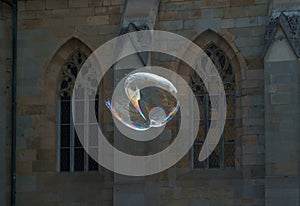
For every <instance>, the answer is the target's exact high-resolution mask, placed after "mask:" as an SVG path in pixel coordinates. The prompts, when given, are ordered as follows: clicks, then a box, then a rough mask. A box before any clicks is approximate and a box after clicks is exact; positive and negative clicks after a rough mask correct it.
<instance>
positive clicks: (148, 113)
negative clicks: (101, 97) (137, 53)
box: [106, 72, 179, 131]
mask: <svg viewBox="0 0 300 206" xmlns="http://www.w3.org/2000/svg"><path fill="white" fill-rule="evenodd" d="M119 84H121V87H119V89H118V88H117V89H116V90H118V91H115V92H117V93H116V94H115V95H114V98H113V99H112V100H107V101H106V106H107V107H108V108H109V109H110V111H111V113H112V115H113V116H114V118H116V119H117V120H118V121H120V122H122V123H123V124H124V125H125V126H127V127H129V128H131V129H134V130H139V131H144V130H148V129H150V128H151V127H162V126H164V125H166V124H167V122H168V121H170V120H171V119H172V117H174V116H175V114H176V112H177V111H178V109H179V102H178V100H177V98H176V96H177V90H176V88H175V87H174V85H173V84H172V83H171V82H170V81H169V80H167V79H166V78H164V77H161V76H158V75H156V74H152V73H147V72H138V73H134V74H130V75H128V76H127V77H126V78H125V81H123V82H122V81H121V82H120V83H119Z"/></svg>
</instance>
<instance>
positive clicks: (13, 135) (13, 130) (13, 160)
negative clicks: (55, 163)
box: [1, 0, 18, 206]
mask: <svg viewBox="0 0 300 206" xmlns="http://www.w3.org/2000/svg"><path fill="white" fill-rule="evenodd" d="M1 1H2V2H3V3H6V4H7V5H9V6H10V7H11V8H12V10H13V17H12V18H13V19H12V21H13V22H12V77H11V93H12V94H11V96H12V99H11V101H12V104H11V112H12V116H11V202H10V204H11V206H15V205H16V131H17V130H16V120H17V100H16V99H17V26H18V25H17V0H12V1H8V0H1Z"/></svg>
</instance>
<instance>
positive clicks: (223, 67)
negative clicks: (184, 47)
mask: <svg viewBox="0 0 300 206" xmlns="http://www.w3.org/2000/svg"><path fill="white" fill-rule="evenodd" d="M204 51H205V52H206V54H207V55H208V56H209V57H210V58H211V60H212V62H213V63H214V65H215V67H216V69H217V70H218V72H219V74H220V76H221V78H222V81H223V85H224V89H225V93H226V102H227V116H226V122H225V128H224V132H223V134H222V137H221V139H220V142H219V144H218V145H217V147H216V148H215V150H214V152H213V153H212V154H211V155H210V156H209V157H208V158H207V159H206V160H205V161H203V162H199V161H198V155H199V152H200V150H201V149H202V145H203V143H204V140H205V137H206V134H207V132H208V129H209V124H210V120H209V118H210V117H209V116H210V105H209V104H210V100H209V95H208V93H207V91H206V88H205V85H204V83H203V82H202V80H201V79H200V78H199V76H198V75H196V74H195V73H193V74H192V75H191V87H192V89H193V91H194V93H195V96H196V98H197V100H198V103H199V107H200V108H199V109H200V116H201V120H200V126H199V132H198V137H197V139H196V141H195V143H194V145H193V147H192V150H191V157H192V158H191V166H192V168H193V169H200V168H203V169H208V168H225V167H235V150H236V82H235V75H234V73H233V68H232V65H231V63H230V61H229V58H228V57H227V56H226V55H225V53H224V52H223V51H222V50H221V49H220V48H218V46H217V45H216V44H215V43H214V42H210V43H208V44H207V45H206V46H205V48H204ZM230 130H231V131H230ZM229 132H230V133H231V134H228V133H229ZM203 149H205V148H203ZM218 154H219V155H218ZM217 158H218V159H217Z"/></svg>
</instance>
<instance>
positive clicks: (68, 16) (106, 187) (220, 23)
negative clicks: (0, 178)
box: [17, 0, 269, 206]
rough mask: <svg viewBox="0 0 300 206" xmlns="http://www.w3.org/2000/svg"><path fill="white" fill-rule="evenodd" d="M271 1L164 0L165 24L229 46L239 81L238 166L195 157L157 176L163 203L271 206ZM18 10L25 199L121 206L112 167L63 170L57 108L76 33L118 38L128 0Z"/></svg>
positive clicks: (92, 43) (97, 40)
mask: <svg viewBox="0 0 300 206" xmlns="http://www.w3.org/2000/svg"><path fill="white" fill-rule="evenodd" d="M268 4H269V3H268V1H267V0H220V1H206V0H205V1H203V0H197V1H183V0H162V1H161V5H160V7H159V13H158V18H157V23H156V29H160V30H166V31H171V32H175V33H178V34H180V35H183V36H185V37H187V38H189V39H192V40H195V42H196V43H197V44H199V45H200V46H204V44H205V43H207V42H209V41H215V43H216V44H217V45H220V46H221V47H223V48H224V49H225V50H226V48H227V50H226V51H225V52H226V53H227V55H228V56H229V57H230V58H231V60H232V62H233V64H235V65H234V67H235V69H236V79H237V81H238V85H239V87H238V94H239V97H238V100H237V116H238V117H239V121H238V128H237V151H236V153H237V158H236V165H237V166H236V168H235V169H219V170H215V169H208V170H191V169H190V166H189V160H188V159H189V157H188V155H187V156H186V157H185V158H184V159H183V160H182V161H180V162H179V163H178V164H177V165H176V166H174V167H172V168H171V169H169V170H167V171H165V172H162V173H161V174H159V175H157V176H156V178H157V181H158V183H159V185H160V190H159V191H160V196H159V199H160V204H161V205H172V206H173V205H175V206H176V205H193V206H194V205H200V204H201V205H229V206H232V205H264V174H265V169H264V160H265V158H264V96H263V95H264V89H263V86H264V85H263V82H264V80H263V61H262V60H261V59H260V55H261V53H262V43H263V34H264V28H265V23H266V16H267V13H268ZM18 7H19V12H18V14H19V22H18V29H19V33H18V35H19V36H18V132H17V136H18V145H17V147H18V152H17V176H18V179H17V205H32V206H34V205H49V206H50V205H101V206H102V205H107V206H108V205H113V196H112V194H113V192H112V191H113V174H112V173H111V172H108V171H106V170H105V169H102V170H101V172H100V173H60V172H57V171H56V167H55V165H56V156H55V154H56V153H55V151H56V149H55V147H56V145H55V142H56V140H55V137H56V114H55V109H56V95H57V93H56V91H57V86H58V84H59V77H58V76H57V75H58V74H59V71H60V68H61V65H62V64H63V63H64V59H65V58H66V56H67V55H68V54H69V53H68V52H69V51H71V50H72V49H74V48H77V47H78V43H74V41H73V40H72V39H74V38H75V39H79V40H80V42H82V43H84V44H85V45H86V46H87V47H89V48H90V49H91V50H94V49H95V48H97V47H98V46H100V45H101V44H102V43H104V42H106V41H107V40H109V39H111V38H114V37H116V36H117V35H118V33H119V31H120V29H121V28H120V23H121V18H122V11H123V9H124V0H77V1H76V0H69V1H67V0H28V1H18ZM201 34H202V35H201ZM70 39H71V40H70ZM69 40H70V41H69ZM75 42H78V41H75ZM63 45H64V48H65V49H63V50H60V48H61V47H62V46H63ZM184 72H185V71H184V70H183V71H181V73H182V75H183V76H184V75H185V74H184ZM154 179H155V178H154Z"/></svg>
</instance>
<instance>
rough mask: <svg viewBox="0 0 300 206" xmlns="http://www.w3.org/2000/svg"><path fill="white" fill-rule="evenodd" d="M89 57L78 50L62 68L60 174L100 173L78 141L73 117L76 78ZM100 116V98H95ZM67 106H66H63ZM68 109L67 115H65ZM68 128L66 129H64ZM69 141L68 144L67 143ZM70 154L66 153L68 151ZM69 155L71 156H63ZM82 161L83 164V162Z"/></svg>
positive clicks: (59, 99)
mask: <svg viewBox="0 0 300 206" xmlns="http://www.w3.org/2000/svg"><path fill="white" fill-rule="evenodd" d="M86 59H87V56H86V55H85V54H84V53H83V52H82V51H80V50H76V51H75V52H74V53H72V55H71V56H70V57H69V58H68V59H67V60H66V61H65V63H64V64H63V66H62V72H61V81H60V83H59V92H58V98H57V163H56V164H57V165H56V167H57V170H58V171H60V172H77V171H98V170H99V166H98V164H97V163H96V162H95V161H94V160H93V159H92V158H91V157H89V155H88V154H87V153H86V152H85V151H84V148H83V146H82V145H81V143H80V141H79V140H78V137H77V134H76V131H75V128H74V125H73V121H72V115H71V96H72V91H73V88H74V84H75V80H76V76H77V74H78V72H79V70H80V68H81V67H82V65H83V63H84V62H85V60H86ZM95 101H96V104H95V107H96V108H95V110H96V115H97V116H98V101H99V97H98V96H97V97H96V98H95ZM63 105H65V106H63ZM63 107H65V108H66V110H65V112H66V115H64V113H63V111H62V110H63ZM63 128H66V129H63ZM65 141H67V143H65ZM68 150H69V152H66V151H68ZM63 153H69V154H63ZM81 161H82V162H81Z"/></svg>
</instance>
